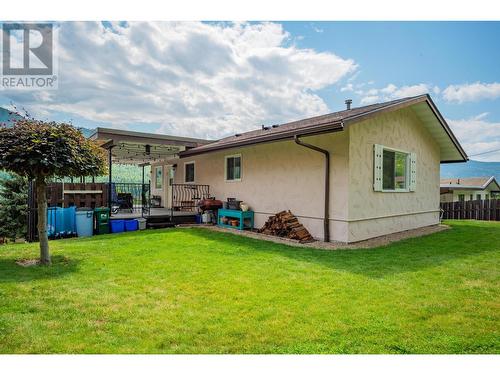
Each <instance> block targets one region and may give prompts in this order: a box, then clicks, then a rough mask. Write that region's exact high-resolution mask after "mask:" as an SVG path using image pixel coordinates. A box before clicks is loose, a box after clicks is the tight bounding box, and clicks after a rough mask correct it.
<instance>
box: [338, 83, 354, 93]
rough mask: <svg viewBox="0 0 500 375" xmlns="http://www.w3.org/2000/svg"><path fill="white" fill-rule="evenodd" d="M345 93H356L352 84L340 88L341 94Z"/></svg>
mask: <svg viewBox="0 0 500 375" xmlns="http://www.w3.org/2000/svg"><path fill="white" fill-rule="evenodd" d="M345 91H354V86H353V84H352V83H348V84H347V85H345V86H343V87H341V88H340V92H345Z"/></svg>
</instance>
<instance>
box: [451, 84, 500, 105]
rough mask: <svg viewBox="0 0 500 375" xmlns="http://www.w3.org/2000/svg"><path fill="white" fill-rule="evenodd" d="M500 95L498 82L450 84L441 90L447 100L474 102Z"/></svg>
mask: <svg viewBox="0 0 500 375" xmlns="http://www.w3.org/2000/svg"><path fill="white" fill-rule="evenodd" d="M499 97H500V83H497V82H494V83H481V82H476V83H472V84H463V85H451V86H448V87H447V88H446V89H445V90H444V91H443V98H444V99H445V100H446V101H448V102H457V103H464V102H474V101H478V100H481V99H496V98H499Z"/></svg>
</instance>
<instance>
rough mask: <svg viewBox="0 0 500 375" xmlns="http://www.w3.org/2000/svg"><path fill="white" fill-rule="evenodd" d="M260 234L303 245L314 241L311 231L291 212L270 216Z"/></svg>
mask: <svg viewBox="0 0 500 375" xmlns="http://www.w3.org/2000/svg"><path fill="white" fill-rule="evenodd" d="M259 233H263V234H267V235H271V236H278V237H286V238H290V239H292V240H298V241H299V242H301V243H304V242H310V241H313V240H314V239H313V237H312V236H311V234H310V233H309V231H308V230H307V229H306V228H305V227H304V226H303V225H302V224H301V223H300V222H299V219H297V217H295V215H294V214H292V213H291V212H290V211H281V212H278V213H277V214H276V215H273V216H269V219H268V220H267V222H266V223H265V224H264V226H263V227H262V228H260V229H259Z"/></svg>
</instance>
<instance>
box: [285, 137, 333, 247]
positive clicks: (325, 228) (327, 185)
mask: <svg viewBox="0 0 500 375" xmlns="http://www.w3.org/2000/svg"><path fill="white" fill-rule="evenodd" d="M293 139H294V141H295V143H296V144H298V145H299V146H303V147H307V148H310V149H311V150H314V151H317V152H321V153H322V154H323V155H325V213H324V219H323V239H324V241H325V242H330V217H329V210H330V153H329V152H328V151H327V150H324V149H322V148H319V147H317V146H314V145H311V144H309V143H305V142H302V141H301V140H300V139H299V136H298V135H295V136H294V137H293Z"/></svg>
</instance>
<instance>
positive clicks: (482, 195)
mask: <svg viewBox="0 0 500 375" xmlns="http://www.w3.org/2000/svg"><path fill="white" fill-rule="evenodd" d="M499 194H500V186H499V185H498V182H497V181H496V180H495V177H494V176H491V177H467V178H442V179H441V202H443V203H444V202H459V201H473V200H478V199H479V200H482V199H491V198H495V197H497V196H498V195H499Z"/></svg>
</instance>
